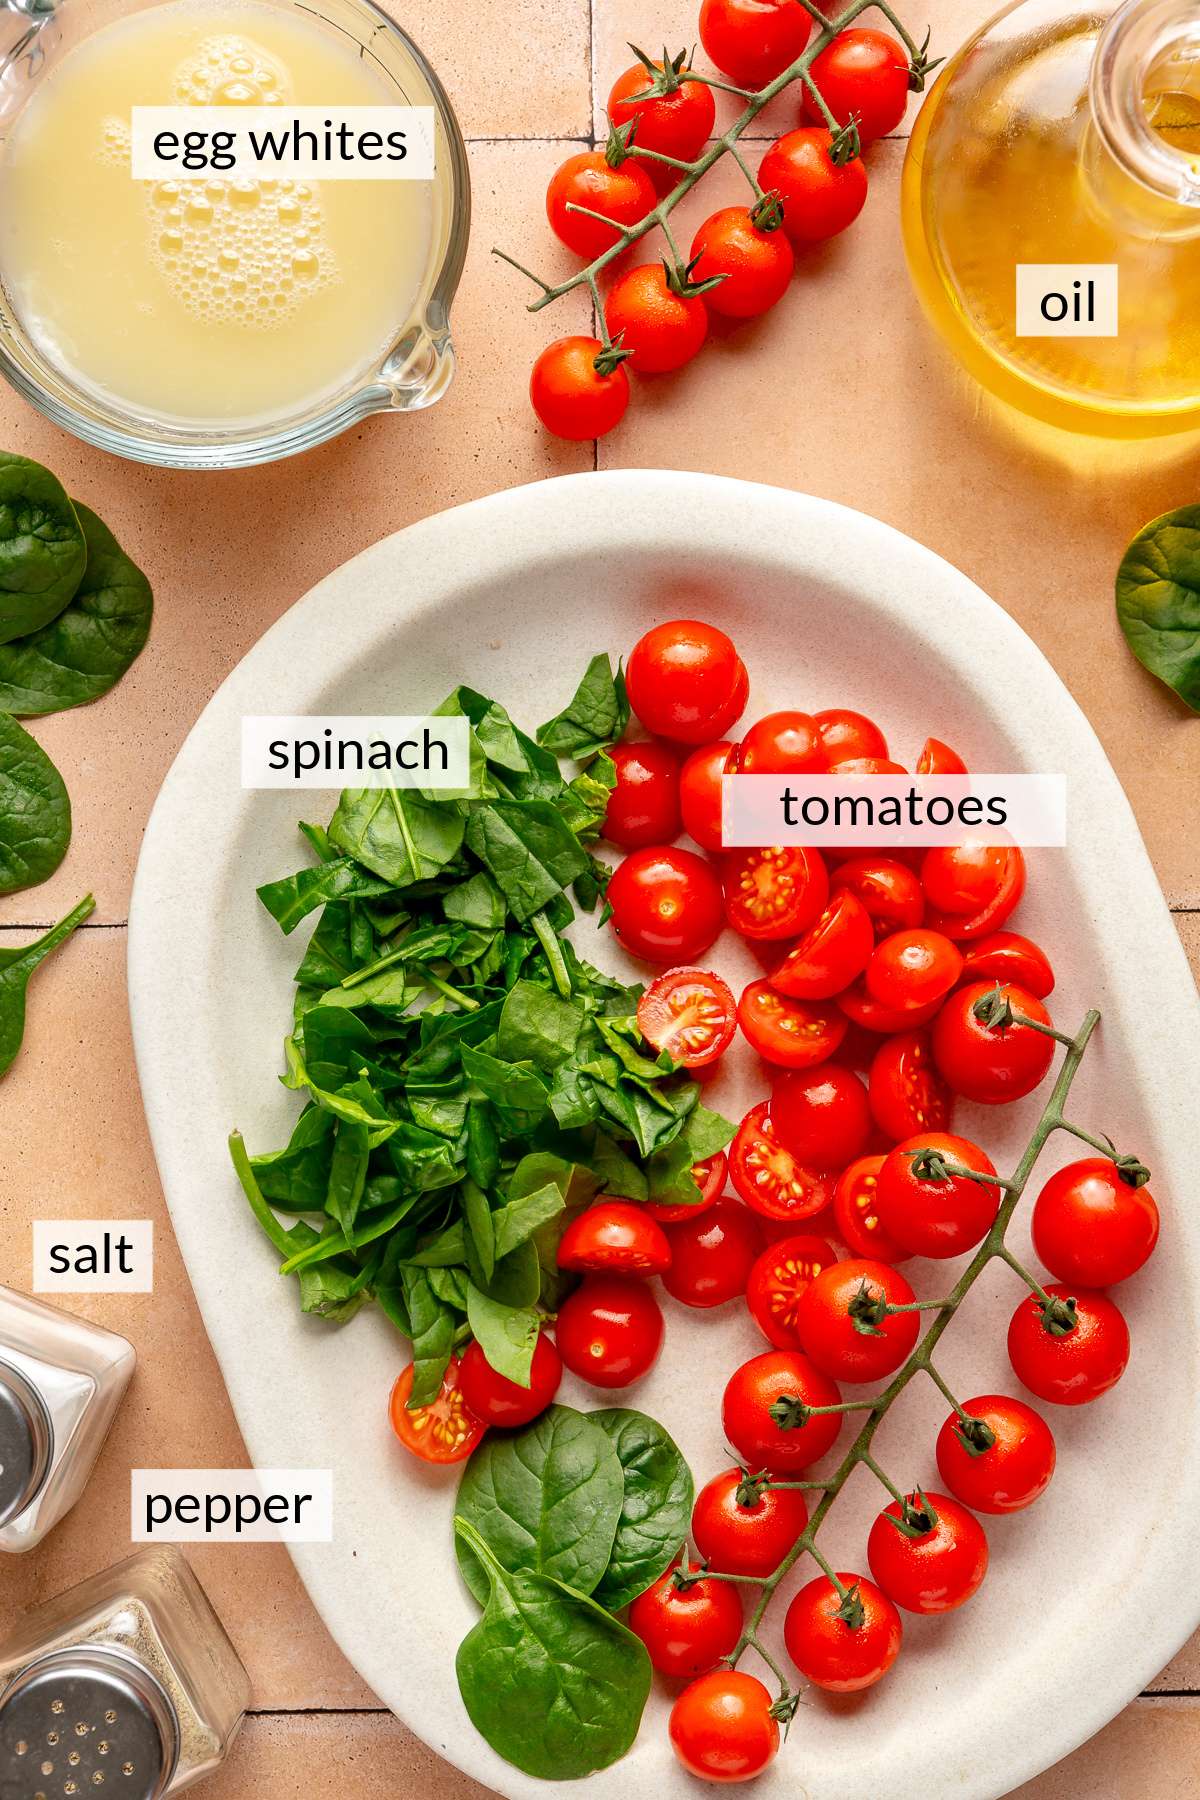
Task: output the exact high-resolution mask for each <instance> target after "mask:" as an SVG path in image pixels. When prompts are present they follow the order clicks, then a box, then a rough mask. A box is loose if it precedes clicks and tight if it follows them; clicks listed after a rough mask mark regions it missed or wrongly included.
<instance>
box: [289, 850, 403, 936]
mask: <svg viewBox="0 0 1200 1800" xmlns="http://www.w3.org/2000/svg"><path fill="white" fill-rule="evenodd" d="M391 891H392V890H391V883H390V882H387V881H381V880H380V878H379V877H378V876H377V875H371V874H370V873H369V872H368V871H367V870H366V869H362V868H360V867H359V865H358V864H357V863H356V862H354V861H352V860H351V858H350V857H348V856H340V857H338V858H337V859H336V861H334V862H323V863H319V864H318V865H317V867H316V868H315V869H301V870H300V871H299V873H298V874H296V875H288V876H285V877H284V879H283V880H282V881H268V882H267V883H266V884H265V886H263V887H260V888H259V889H258V897H259V899H260V900H261V901H262V903H263V905H264V906H265V907H266V909H267V911H268V912H269V913H270V915H271V917H272V918H273V919H274V920H275V921H276V922H277V923H278V924H279V925H280V926H282V928H283V932H284V935H285V936H287V935H288V934H289V933H291V932H293V931H295V929H296V927H297V925H299V923H300V921H301V919H306V918H307V917H308V915H309V913H310V912H315V911H316V909H317V907H318V906H324V905H325V904H326V902H327V901H329V900H370V899H373V898H376V897H377V896H379V895H380V894H390V893H391Z"/></svg>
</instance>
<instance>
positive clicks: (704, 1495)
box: [692, 1469, 808, 1578]
mask: <svg viewBox="0 0 1200 1800" xmlns="http://www.w3.org/2000/svg"><path fill="white" fill-rule="evenodd" d="M807 1524H808V1507H807V1505H806V1504H805V1499H804V1495H803V1494H802V1493H801V1492H800V1491H799V1489H797V1488H778V1487H776V1488H773V1487H769V1486H768V1485H767V1483H766V1481H765V1480H763V1479H761V1478H759V1477H756V1476H755V1475H754V1474H753V1473H750V1472H747V1471H746V1470H745V1469H724V1470H722V1472H721V1474H720V1475H714V1476H713V1478H712V1480H711V1481H708V1482H705V1484H704V1486H703V1487H702V1488H701V1489H700V1492H699V1493H698V1494H697V1495H696V1504H695V1507H694V1508H693V1511H692V1541H693V1543H694V1544H695V1546H696V1548H697V1550H698V1551H699V1552H700V1554H701V1556H702V1557H703V1558H704V1560H705V1562H706V1563H707V1564H708V1565H709V1567H710V1568H712V1569H720V1570H721V1571H722V1572H723V1573H725V1574H727V1575H761V1576H763V1577H764V1578H765V1577H766V1576H768V1575H773V1574H774V1573H775V1571H776V1569H777V1568H778V1567H779V1565H780V1563H781V1562H782V1561H783V1559H784V1557H785V1556H786V1555H787V1553H788V1551H789V1550H790V1549H791V1547H792V1545H793V1544H794V1543H795V1541H796V1539H797V1538H798V1537H799V1536H800V1533H801V1532H802V1531H803V1530H804V1527H805V1526H806V1525H807Z"/></svg>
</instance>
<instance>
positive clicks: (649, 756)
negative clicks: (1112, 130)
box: [604, 740, 680, 850]
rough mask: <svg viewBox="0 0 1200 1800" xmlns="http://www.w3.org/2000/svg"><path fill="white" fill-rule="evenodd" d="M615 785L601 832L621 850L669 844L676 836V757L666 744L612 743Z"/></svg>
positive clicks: (678, 821)
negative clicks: (619, 846) (615, 772)
mask: <svg viewBox="0 0 1200 1800" xmlns="http://www.w3.org/2000/svg"><path fill="white" fill-rule="evenodd" d="M608 754H609V755H610V756H611V758H612V760H613V763H614V765H615V766H616V771H617V785H616V786H615V787H614V788H613V791H612V793H611V794H610V795H609V796H608V811H607V812H606V813H605V815H604V835H605V837H606V838H607V839H608V841H609V843H610V844H620V845H621V847H622V849H624V850H640V849H642V848H644V846H645V845H647V844H669V843H670V842H671V839H672V838H674V837H678V836H679V825H680V819H679V758H678V757H677V756H676V754H675V752H674V750H672V749H671V747H670V745H669V744H656V743H654V742H653V741H652V740H651V741H649V742H647V743H642V744H614V745H613V746H612V748H611V750H610V751H609V753H608Z"/></svg>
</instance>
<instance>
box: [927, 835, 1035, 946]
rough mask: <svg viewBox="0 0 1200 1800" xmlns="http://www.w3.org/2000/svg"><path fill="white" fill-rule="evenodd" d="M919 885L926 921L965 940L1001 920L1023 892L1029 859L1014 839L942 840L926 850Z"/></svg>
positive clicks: (1005, 917) (991, 927)
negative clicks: (1001, 841) (1006, 841)
mask: <svg viewBox="0 0 1200 1800" xmlns="http://www.w3.org/2000/svg"><path fill="white" fill-rule="evenodd" d="M921 885H922V887H923V888H924V889H925V896H926V899H927V900H928V902H929V908H930V914H931V916H930V917H929V918H927V920H926V923H927V924H929V925H932V926H935V927H936V929H937V930H938V931H944V932H945V934H946V936H947V937H951V938H954V939H956V940H957V941H958V942H961V941H962V940H963V939H964V938H977V937H983V936H984V935H985V934H986V933H988V932H990V931H996V930H997V929H998V928H999V927H1000V926H1001V925H1003V923H1004V921H1005V919H1007V917H1008V915H1009V913H1010V912H1012V910H1013V908H1014V907H1015V906H1016V904H1017V901H1018V900H1019V899H1020V898H1021V895H1022V894H1023V893H1024V892H1025V858H1024V857H1023V856H1022V854H1021V852H1020V851H1019V850H1018V849H1017V846H1016V845H1015V844H983V843H976V842H974V841H972V842H970V843H966V844H944V845H939V846H938V847H937V848H936V849H934V850H927V851H926V852H925V856H924V858H923V860H922V863H921Z"/></svg>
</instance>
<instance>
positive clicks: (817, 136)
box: [758, 125, 867, 248]
mask: <svg viewBox="0 0 1200 1800" xmlns="http://www.w3.org/2000/svg"><path fill="white" fill-rule="evenodd" d="M832 144H833V134H832V133H831V132H830V130H829V128H828V127H827V126H825V125H803V126H801V128H800V130H799V131H789V132H788V133H787V135H786V136H785V137H781V138H779V139H778V140H777V142H775V143H774V144H772V145H771V148H770V149H769V150H768V151H767V154H766V155H765V156H764V157H763V159H762V162H761V163H760V164H759V169H758V179H759V184H760V186H761V187H762V188H763V190H764V192H765V193H768V194H778V196H779V198H780V200H782V202H783V229H784V230H785V231H786V232H787V234H788V236H789V237H790V238H791V240H792V242H793V244H795V245H796V246H797V247H798V248H807V247H808V246H809V245H810V244H817V243H821V242H822V241H823V240H824V239H825V238H831V237H836V235H837V233H838V232H839V231H845V229H846V227H847V226H848V225H853V223H854V221H855V219H857V217H858V215H859V213H860V212H861V211H862V209H863V206H864V204H865V202H866V198H867V171H866V170H865V169H864V168H863V165H862V161H861V159H860V158H858V157H855V158H854V160H853V161H852V162H846V163H842V164H841V165H840V166H839V165H838V164H837V163H835V162H834V160H833V158H832V156H831V155H830V148H831V146H832Z"/></svg>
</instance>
